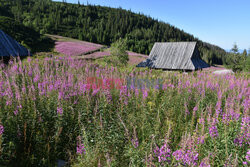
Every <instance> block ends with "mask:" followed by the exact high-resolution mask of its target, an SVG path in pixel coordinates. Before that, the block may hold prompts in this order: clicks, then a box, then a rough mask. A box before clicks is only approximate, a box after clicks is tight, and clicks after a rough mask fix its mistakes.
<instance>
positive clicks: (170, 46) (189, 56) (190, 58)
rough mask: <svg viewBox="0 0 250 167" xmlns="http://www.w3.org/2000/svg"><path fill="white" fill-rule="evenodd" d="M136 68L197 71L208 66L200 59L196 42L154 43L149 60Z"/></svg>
mask: <svg viewBox="0 0 250 167" xmlns="http://www.w3.org/2000/svg"><path fill="white" fill-rule="evenodd" d="M137 67H149V68H156V69H169V70H197V69H201V68H206V67H209V65H208V64H207V63H206V62H204V61H203V60H202V59H201V58H200V54H199V50H198V48H197V46H196V42H164V43H155V44H154V46H153V48H152V50H151V53H150V55H149V58H148V59H147V60H145V61H143V62H141V63H139V64H138V65H137Z"/></svg>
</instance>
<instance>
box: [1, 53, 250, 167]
mask: <svg viewBox="0 0 250 167" xmlns="http://www.w3.org/2000/svg"><path fill="white" fill-rule="evenodd" d="M93 77H94V78H100V79H101V80H102V84H104V85H105V87H100V86H98V83H96V84H95V82H92V81H91V82H90V81H88V79H89V78H93ZM128 77H132V78H139V79H149V80H161V81H162V85H161V86H159V85H158V84H155V85H154V87H152V86H151V87H142V88H140V89H138V87H136V86H133V85H127V84H126V82H122V85H120V86H119V87H112V86H111V85H112V84H113V83H112V82H110V78H113V81H115V80H116V79H125V78H128ZM249 83H250V80H249V76H248V74H247V75H244V74H237V75H214V74H211V73H209V72H207V71H204V72H201V71H197V72H191V73H188V74H184V73H180V72H163V71H159V70H149V69H137V68H132V69H131V68H125V67H124V68H117V67H112V66H106V67H103V66H100V65H98V64H93V63H90V62H87V61H85V60H76V59H73V58H71V57H64V58H61V57H53V58H45V59H44V60H41V59H40V60H38V59H31V58H28V59H27V60H25V61H23V62H22V61H14V62H10V63H9V65H8V66H6V65H3V64H2V65H1V69H0V105H1V107H0V165H1V166H55V165H56V162H57V160H58V159H62V160H64V161H66V162H67V164H68V165H70V166H76V167H77V166H79V167H80V166H200V167H209V166H249V164H250V159H249V156H250V149H249V137H250V134H249V130H250V128H249V123H250V117H249V104H250V99H249V95H250V88H249ZM90 84H91V85H90Z"/></svg>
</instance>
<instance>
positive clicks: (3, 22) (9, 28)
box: [0, 16, 54, 52]
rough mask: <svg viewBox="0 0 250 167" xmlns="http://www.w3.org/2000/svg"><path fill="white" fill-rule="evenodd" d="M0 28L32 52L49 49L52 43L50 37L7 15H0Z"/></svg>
mask: <svg viewBox="0 0 250 167" xmlns="http://www.w3.org/2000/svg"><path fill="white" fill-rule="evenodd" d="M0 29H1V30H3V31H4V32H5V33H7V34H8V35H10V36H11V37H12V38H14V39H15V40H16V41H18V42H19V43H21V44H22V45H24V46H25V47H26V48H28V49H30V50H31V51H32V52H39V51H49V50H50V49H51V48H52V47H53V45H54V42H53V40H51V39H50V38H47V37H45V36H43V35H40V33H38V32H37V31H35V30H34V29H32V28H30V27H26V26H24V25H23V24H22V23H18V22H17V21H15V20H14V19H11V18H9V17H5V16H0Z"/></svg>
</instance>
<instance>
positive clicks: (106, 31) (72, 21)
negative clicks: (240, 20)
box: [0, 0, 225, 64]
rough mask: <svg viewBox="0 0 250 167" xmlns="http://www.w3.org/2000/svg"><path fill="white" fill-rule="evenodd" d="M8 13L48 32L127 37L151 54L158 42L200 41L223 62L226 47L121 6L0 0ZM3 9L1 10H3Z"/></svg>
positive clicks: (107, 39)
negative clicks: (220, 46) (116, 7)
mask: <svg viewBox="0 0 250 167" xmlns="http://www.w3.org/2000/svg"><path fill="white" fill-rule="evenodd" d="M1 4H2V5H3V6H4V9H5V11H2V12H1V13H4V14H5V15H8V16H9V17H12V18H14V19H15V20H16V21H18V22H21V23H23V24H24V25H25V26H28V27H30V28H33V29H35V30H36V31H38V32H40V33H42V34H44V33H48V34H57V35H62V36H66V37H72V38H78V39H80V40H85V41H90V42H94V43H100V44H104V45H111V44H112V43H114V42H115V41H117V40H118V39H120V38H127V40H128V41H127V47H128V50H130V51H134V52H137V53H143V54H149V53H150V51H151V49H152V47H153V44H154V43H155V42H175V41H198V46H199V49H200V51H201V56H202V57H204V58H205V60H206V61H207V62H210V64H222V57H223V55H225V51H224V50H223V49H221V48H219V47H217V46H214V45H211V44H208V43H204V42H202V41H200V40H199V39H197V38H195V37H194V36H193V35H190V34H188V33H186V32H184V31H182V30H180V29H178V28H176V27H174V26H172V25H170V24H167V23H164V22H161V21H158V20H155V19H153V18H151V17H148V16H145V15H143V14H136V13H133V12H131V11H130V10H129V11H126V10H123V9H121V8H119V9H114V8H108V7H101V6H93V5H81V4H68V3H61V2H52V1H51V0H15V1H6V0H0V6H1ZM1 13H0V14H1Z"/></svg>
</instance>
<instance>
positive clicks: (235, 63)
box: [224, 44, 250, 72]
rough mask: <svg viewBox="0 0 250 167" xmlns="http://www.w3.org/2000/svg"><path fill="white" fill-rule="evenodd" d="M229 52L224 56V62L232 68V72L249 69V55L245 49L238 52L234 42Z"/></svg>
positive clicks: (247, 70)
mask: <svg viewBox="0 0 250 167" xmlns="http://www.w3.org/2000/svg"><path fill="white" fill-rule="evenodd" d="M231 51H232V52H231V53H228V54H227V55H226V56H225V60H224V63H225V65H226V66H227V67H228V68H232V70H233V71H234V72H240V71H246V72H249V70H250V60H249V59H250V57H249V56H247V52H246V50H244V51H243V53H242V54H240V53H239V52H238V46H237V45H236V44H234V45H233V48H232V49H231Z"/></svg>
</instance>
